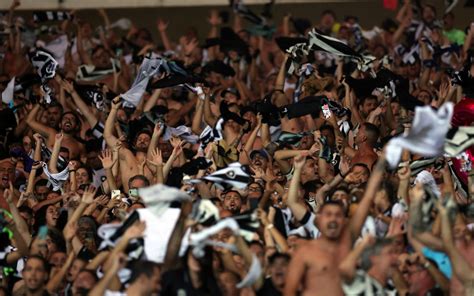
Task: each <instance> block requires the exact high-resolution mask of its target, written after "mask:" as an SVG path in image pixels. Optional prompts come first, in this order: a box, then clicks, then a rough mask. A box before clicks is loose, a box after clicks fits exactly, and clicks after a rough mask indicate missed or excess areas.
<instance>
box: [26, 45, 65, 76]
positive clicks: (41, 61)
mask: <svg viewBox="0 0 474 296" xmlns="http://www.w3.org/2000/svg"><path fill="white" fill-rule="evenodd" d="M30 61H31V64H32V65H33V67H34V68H35V69H36V72H37V73H38V75H39V76H40V77H41V80H42V82H43V84H44V83H45V81H47V80H48V79H51V78H53V77H54V76H55V75H56V69H57V67H58V62H57V61H56V60H55V59H54V58H53V56H52V55H51V54H49V53H47V52H45V51H42V50H36V51H34V52H32V53H30Z"/></svg>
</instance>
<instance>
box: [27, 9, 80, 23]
mask: <svg viewBox="0 0 474 296" xmlns="http://www.w3.org/2000/svg"><path fill="white" fill-rule="evenodd" d="M72 18H73V16H72V15H71V14H70V13H69V12H65V11H34V12H33V20H34V21H35V22H36V23H41V22H48V21H65V20H70V19H72Z"/></svg>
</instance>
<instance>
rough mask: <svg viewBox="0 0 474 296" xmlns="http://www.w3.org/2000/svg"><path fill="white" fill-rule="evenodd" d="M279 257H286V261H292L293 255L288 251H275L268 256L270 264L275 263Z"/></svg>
mask: <svg viewBox="0 0 474 296" xmlns="http://www.w3.org/2000/svg"><path fill="white" fill-rule="evenodd" d="M277 259H284V260H285V261H286V262H290V260H291V257H290V255H288V254H286V253H278V252H275V253H273V254H272V255H271V256H270V257H268V264H269V265H273V264H274V263H275V261H276V260H277Z"/></svg>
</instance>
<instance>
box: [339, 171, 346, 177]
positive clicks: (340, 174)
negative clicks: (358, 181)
mask: <svg viewBox="0 0 474 296" xmlns="http://www.w3.org/2000/svg"><path fill="white" fill-rule="evenodd" d="M339 176H341V177H342V178H343V179H345V178H346V176H347V174H346V175H343V174H342V173H341V171H339Z"/></svg>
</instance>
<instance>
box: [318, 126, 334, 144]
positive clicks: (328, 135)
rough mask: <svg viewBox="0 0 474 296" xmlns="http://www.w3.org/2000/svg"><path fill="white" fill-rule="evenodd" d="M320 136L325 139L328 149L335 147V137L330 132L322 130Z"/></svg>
mask: <svg viewBox="0 0 474 296" xmlns="http://www.w3.org/2000/svg"><path fill="white" fill-rule="evenodd" d="M321 136H323V137H325V138H326V140H327V141H328V145H329V146H330V147H334V146H335V145H336V137H335V135H334V133H333V132H332V131H331V130H329V129H323V130H322V131H321Z"/></svg>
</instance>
